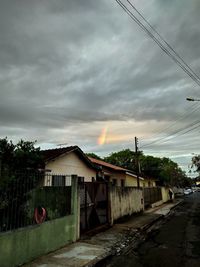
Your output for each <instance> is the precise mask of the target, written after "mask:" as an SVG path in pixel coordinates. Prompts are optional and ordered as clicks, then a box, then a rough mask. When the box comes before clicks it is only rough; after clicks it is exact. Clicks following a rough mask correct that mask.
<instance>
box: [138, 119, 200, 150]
mask: <svg viewBox="0 0 200 267" xmlns="http://www.w3.org/2000/svg"><path fill="white" fill-rule="evenodd" d="M197 124H200V121H199V120H198V121H195V122H192V123H190V124H189V125H187V129H188V128H191V127H193V126H196V125H197ZM199 126H200V125H198V126H197V127H196V128H198V127H199ZM196 128H194V129H196ZM187 129H186V126H184V127H183V128H181V129H179V130H177V131H175V132H173V133H171V134H170V135H168V136H164V137H163V138H160V139H158V140H155V141H152V142H151V143H149V144H147V145H144V146H141V148H145V147H149V146H150V145H152V144H156V143H160V142H161V141H162V143H165V142H166V141H169V140H171V139H172V138H175V137H177V136H180V135H182V134H181V132H183V131H185V130H186V133H187V132H189V131H190V130H189V131H187ZM191 130H193V129H191ZM169 138H170V139H169ZM166 139H168V140H166ZM164 140H165V141H164ZM163 141H164V142H163Z"/></svg>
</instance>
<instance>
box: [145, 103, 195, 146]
mask: <svg viewBox="0 0 200 267" xmlns="http://www.w3.org/2000/svg"><path fill="white" fill-rule="evenodd" d="M199 108H200V106H198V107H197V108H195V109H193V110H192V111H191V112H190V113H189V114H188V115H187V116H181V117H180V119H177V120H176V121H175V122H173V123H172V124H171V125H169V126H168V127H166V128H164V129H163V130H162V131H160V132H159V133H158V134H163V133H165V132H164V131H166V130H169V129H171V128H173V127H174V126H175V125H176V123H177V122H180V121H182V120H183V119H186V118H189V117H190V116H191V115H192V114H193V113H194V112H195V111H197V110H198V109H199ZM185 127H186V126H184V129H185ZM187 127H190V126H187ZM182 130H183V129H182V128H180V129H177V132H179V131H182ZM155 135H156V134H154V135H153V136H155ZM171 135H174V133H170V134H169V135H168V136H165V137H161V138H157V139H156V140H154V141H151V142H150V143H147V144H144V145H142V146H141V148H144V147H147V146H150V145H152V144H155V143H157V142H159V141H160V140H163V139H166V138H168V137H170V136H171ZM153 136H152V137H153Z"/></svg>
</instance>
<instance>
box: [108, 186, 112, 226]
mask: <svg viewBox="0 0 200 267" xmlns="http://www.w3.org/2000/svg"><path fill="white" fill-rule="evenodd" d="M112 191H113V190H112V185H111V183H109V182H108V184H107V195H108V211H107V212H108V213H107V214H108V223H109V224H110V225H111V226H112V225H113V213H112V203H111V202H112Z"/></svg>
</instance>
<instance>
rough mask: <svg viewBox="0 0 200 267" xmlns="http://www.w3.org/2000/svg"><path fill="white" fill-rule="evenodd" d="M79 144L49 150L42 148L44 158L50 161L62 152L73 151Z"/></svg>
mask: <svg viewBox="0 0 200 267" xmlns="http://www.w3.org/2000/svg"><path fill="white" fill-rule="evenodd" d="M77 148H78V146H68V147H62V148H54V149H47V150H41V153H42V156H43V158H44V161H49V160H52V159H55V158H57V157H59V156H61V155H62V154H65V153H69V152H72V151H74V150H76V149H77Z"/></svg>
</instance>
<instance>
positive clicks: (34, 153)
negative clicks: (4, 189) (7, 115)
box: [0, 138, 42, 185]
mask: <svg viewBox="0 0 200 267" xmlns="http://www.w3.org/2000/svg"><path fill="white" fill-rule="evenodd" d="M35 143H36V142H30V141H23V140H20V141H19V142H18V143H17V144H16V145H14V144H13V142H12V141H9V140H8V139H7V138H3V139H0V178H1V179H0V185H3V184H4V183H7V184H8V183H9V181H11V180H13V179H14V176H16V173H19V172H22V171H26V170H27V169H33V170H35V169H37V168H38V167H39V166H40V164H41V162H42V158H41V154H40V148H35V147H34V145H35Z"/></svg>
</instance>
